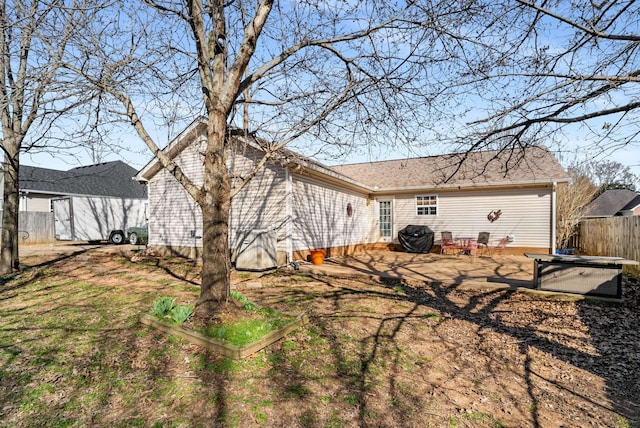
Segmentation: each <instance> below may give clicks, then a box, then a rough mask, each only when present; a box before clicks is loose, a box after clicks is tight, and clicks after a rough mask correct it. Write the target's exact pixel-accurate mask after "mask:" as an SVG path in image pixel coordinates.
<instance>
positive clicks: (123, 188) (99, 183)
mask: <svg viewBox="0 0 640 428" xmlns="http://www.w3.org/2000/svg"><path fill="white" fill-rule="evenodd" d="M136 172H137V171H136V170H135V169H134V168H132V167H131V166H129V165H127V164H126V163H124V162H122V161H113V162H104V163H100V164H96V165H89V166H82V167H77V168H72V169H70V170H68V171H59V170H55V169H48V168H39V167H33V166H26V165H21V166H20V190H23V191H25V190H26V191H30V192H40V193H56V194H68V195H95V196H112V197H119V198H146V195H147V189H146V186H145V185H144V184H141V183H138V182H137V181H135V180H134V179H133V177H134V176H135V175H136Z"/></svg>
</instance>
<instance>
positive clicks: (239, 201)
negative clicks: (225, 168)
mask: <svg viewBox="0 0 640 428" xmlns="http://www.w3.org/2000/svg"><path fill="white" fill-rule="evenodd" d="M204 146H205V141H204V139H203V138H201V139H200V140H199V143H198V144H192V145H190V146H189V147H188V148H187V149H185V150H184V151H182V152H181V153H180V155H179V156H178V157H177V158H176V163H177V164H178V165H180V167H181V168H182V169H183V171H184V172H185V174H186V175H187V176H188V177H190V178H191V179H192V180H194V182H195V183H196V184H197V185H201V184H202V181H203V177H204V176H203V174H204V168H203V166H202V154H201V153H202V152H203V151H204ZM257 160H258V154H257V153H256V151H254V150H250V149H247V150H242V151H239V152H238V153H235V155H233V156H231V158H230V160H229V163H228V165H229V168H230V169H233V170H234V171H235V173H236V174H240V175H243V174H246V173H247V172H248V171H250V170H251V168H252V167H253V166H254V165H255V163H256V162H257ZM285 175H286V173H285V171H284V169H283V168H281V167H279V166H273V165H268V166H266V167H265V168H264V169H262V170H261V171H259V172H258V174H257V175H256V176H254V177H253V179H252V180H251V181H250V182H249V183H248V185H247V186H246V187H245V188H244V189H243V190H242V191H241V192H240V193H239V194H238V195H237V196H236V197H235V198H234V199H233V200H232V203H231V225H230V234H229V239H230V248H232V249H236V248H237V245H238V243H239V242H240V240H241V239H242V237H243V232H244V231H249V230H255V229H269V230H272V229H276V230H277V231H278V251H281V252H285V251H286V242H285V238H286V210H285V206H286V205H285V201H286V183H285ZM148 191H149V210H150V218H151V219H152V220H151V221H150V222H149V243H150V245H152V246H156V245H157V246H169V247H194V246H195V247H201V246H202V239H201V238H194V237H192V236H191V231H192V230H197V231H198V232H201V231H202V212H201V210H200V207H198V205H197V204H196V203H195V201H194V200H193V199H192V198H191V197H190V196H188V194H187V193H186V191H185V190H184V189H183V188H182V186H181V185H180V184H179V183H178V182H177V181H176V180H175V178H174V177H173V176H172V175H171V174H169V173H168V172H167V171H165V170H161V171H160V172H159V173H158V174H156V176H154V178H153V179H152V180H151V182H150V183H149V189H148Z"/></svg>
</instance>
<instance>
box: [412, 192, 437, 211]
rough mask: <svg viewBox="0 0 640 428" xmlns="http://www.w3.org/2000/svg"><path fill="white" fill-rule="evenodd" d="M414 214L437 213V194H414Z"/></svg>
mask: <svg viewBox="0 0 640 428" xmlns="http://www.w3.org/2000/svg"><path fill="white" fill-rule="evenodd" d="M416 215H438V195H418V196H416Z"/></svg>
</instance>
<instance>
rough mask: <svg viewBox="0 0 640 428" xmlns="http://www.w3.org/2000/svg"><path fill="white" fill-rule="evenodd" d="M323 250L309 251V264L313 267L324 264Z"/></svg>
mask: <svg viewBox="0 0 640 428" xmlns="http://www.w3.org/2000/svg"><path fill="white" fill-rule="evenodd" d="M324 256H325V251H324V250H311V263H313V264H314V265H321V264H322V263H324Z"/></svg>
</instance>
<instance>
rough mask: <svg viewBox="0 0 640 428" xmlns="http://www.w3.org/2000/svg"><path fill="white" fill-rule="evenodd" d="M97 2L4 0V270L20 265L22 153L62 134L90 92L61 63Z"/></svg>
mask: <svg viewBox="0 0 640 428" xmlns="http://www.w3.org/2000/svg"><path fill="white" fill-rule="evenodd" d="M92 10H95V5H93V4H91V3H90V2H88V1H83V0H77V1H76V0H72V1H57V0H53V1H51V2H41V1H37V0H32V1H22V0H2V1H0V25H1V28H2V39H1V40H0V67H1V70H0V91H1V92H0V126H1V133H2V135H1V136H0V138H1V145H2V151H3V154H4V160H3V164H2V167H3V171H2V174H3V178H4V184H3V186H4V193H3V210H2V234H1V237H2V238H1V241H2V242H1V248H0V274H7V273H10V272H11V271H12V270H14V269H17V268H18V264H19V262H18V238H17V235H18V233H17V230H18V201H19V199H18V197H19V195H18V191H19V189H18V187H19V183H18V175H19V169H20V154H21V153H24V152H27V151H29V150H36V149H38V148H41V147H43V146H46V147H48V149H49V150H53V147H52V144H50V142H46V140H47V137H49V136H52V135H58V137H59V134H57V131H59V130H56V128H55V123H56V121H58V120H60V119H61V117H63V116H64V115H65V114H66V113H68V112H70V111H72V110H73V109H74V108H76V107H77V106H79V105H82V104H83V103H84V102H85V101H86V100H87V99H88V98H90V97H91V94H90V93H87V92H85V91H79V90H78V89H77V88H76V87H75V84H74V82H73V80H70V79H69V77H70V76H69V75H65V74H64V73H63V72H62V69H61V65H62V64H63V61H64V60H65V56H66V55H67V52H68V50H69V45H70V43H71V40H72V39H73V37H74V36H75V35H76V34H78V33H80V32H81V26H82V25H83V24H85V23H86V22H87V20H88V19H89V15H90V13H91V11H92Z"/></svg>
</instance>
